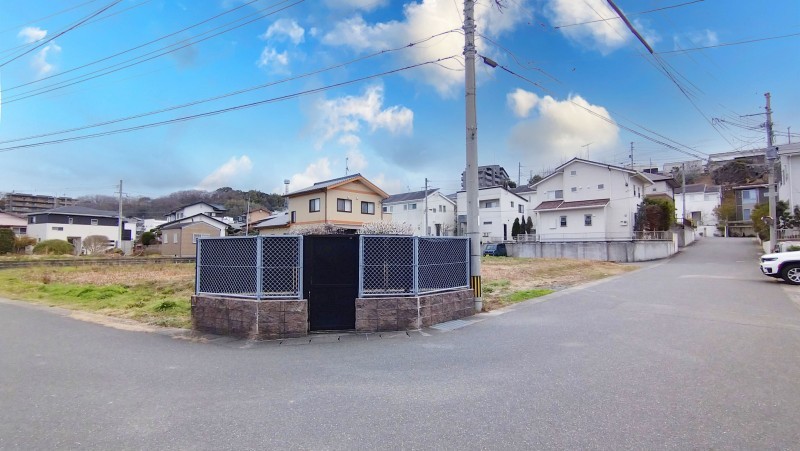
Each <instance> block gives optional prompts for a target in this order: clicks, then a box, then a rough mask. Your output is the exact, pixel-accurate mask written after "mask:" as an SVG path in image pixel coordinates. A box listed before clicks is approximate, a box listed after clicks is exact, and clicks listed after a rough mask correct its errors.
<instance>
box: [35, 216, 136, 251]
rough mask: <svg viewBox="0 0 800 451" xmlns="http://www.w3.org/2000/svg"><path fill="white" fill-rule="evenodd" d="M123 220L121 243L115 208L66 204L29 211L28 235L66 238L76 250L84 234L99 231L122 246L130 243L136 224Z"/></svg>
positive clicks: (39, 237)
mask: <svg viewBox="0 0 800 451" xmlns="http://www.w3.org/2000/svg"><path fill="white" fill-rule="evenodd" d="M122 224H123V230H122V243H117V240H118V238H119V230H120V229H119V214H118V213H117V212H115V211H105V210H95V209H93V208H87V207H78V206H66V207H58V208H53V209H50V210H45V211H39V212H36V213H28V227H27V235H28V236H30V237H33V238H36V239H37V240H39V241H45V240H64V241H69V242H70V243H72V245H73V246H75V249H76V250H80V249H81V246H82V242H83V240H84V239H85V238H86V237H88V236H92V235H100V236H104V237H106V238H107V239H108V241H109V247H114V246H116V245H117V244H118V245H119V247H120V248H123V249H124V248H126V247H130V244H131V242H132V239H133V237H134V236H135V235H136V224H135V223H129V222H127V221H126V220H125V219H123V221H122Z"/></svg>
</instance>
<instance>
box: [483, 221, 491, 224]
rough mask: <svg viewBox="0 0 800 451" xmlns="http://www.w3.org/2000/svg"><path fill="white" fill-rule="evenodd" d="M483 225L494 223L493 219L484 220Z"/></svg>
mask: <svg viewBox="0 0 800 451" xmlns="http://www.w3.org/2000/svg"><path fill="white" fill-rule="evenodd" d="M483 225H492V221H483Z"/></svg>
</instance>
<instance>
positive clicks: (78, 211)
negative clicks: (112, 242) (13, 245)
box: [28, 205, 119, 218]
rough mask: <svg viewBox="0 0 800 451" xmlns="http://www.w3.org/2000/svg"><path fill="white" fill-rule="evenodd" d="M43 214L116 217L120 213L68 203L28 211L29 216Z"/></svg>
mask: <svg viewBox="0 0 800 451" xmlns="http://www.w3.org/2000/svg"><path fill="white" fill-rule="evenodd" d="M43 214H60V215H73V216H95V217H105V218H116V217H119V214H118V213H117V212H116V211H107V210H95V209H94V208H89V207H79V206H77V205H67V206H64V207H56V208H51V209H50V210H44V211H37V212H33V213H28V216H34V215H43Z"/></svg>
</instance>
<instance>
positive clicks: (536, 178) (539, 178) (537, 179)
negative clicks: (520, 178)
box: [528, 174, 544, 185]
mask: <svg viewBox="0 0 800 451" xmlns="http://www.w3.org/2000/svg"><path fill="white" fill-rule="evenodd" d="M543 178H544V177H542V176H541V175H539V174H536V175H534V176H533V177H531V178H530V179H528V185H533V184H535V183H539V182H541V181H542V179H543Z"/></svg>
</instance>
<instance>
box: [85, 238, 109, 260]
mask: <svg viewBox="0 0 800 451" xmlns="http://www.w3.org/2000/svg"><path fill="white" fill-rule="evenodd" d="M83 249H84V250H85V251H86V253H87V254H88V255H92V254H100V253H103V252H105V251H106V249H108V237H107V236H103V235H89V236H87V237H86V238H84V239H83Z"/></svg>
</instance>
